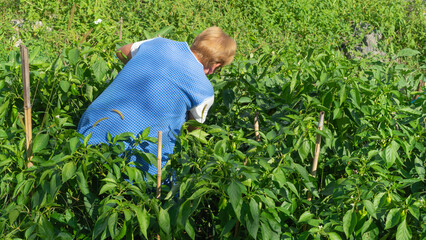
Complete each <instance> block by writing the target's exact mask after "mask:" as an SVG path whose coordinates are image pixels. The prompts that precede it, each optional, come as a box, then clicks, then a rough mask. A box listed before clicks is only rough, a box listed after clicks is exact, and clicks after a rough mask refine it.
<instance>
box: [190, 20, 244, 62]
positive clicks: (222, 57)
mask: <svg viewBox="0 0 426 240" xmlns="http://www.w3.org/2000/svg"><path fill="white" fill-rule="evenodd" d="M236 48H237V44H236V43H235V41H234V39H232V38H231V37H229V36H228V35H226V34H225V33H224V32H223V31H222V29H220V28H218V27H210V28H207V29H205V30H204V31H203V32H202V33H200V34H199V35H198V36H197V37H196V38H195V39H194V43H193V44H192V46H191V51H192V52H193V53H194V54H195V55H196V56H197V58H198V60H199V61H200V62H201V63H202V64H203V66H204V69H208V68H211V67H214V66H219V67H223V66H225V65H228V64H230V63H231V62H232V61H233V60H234V55H235V50H236Z"/></svg>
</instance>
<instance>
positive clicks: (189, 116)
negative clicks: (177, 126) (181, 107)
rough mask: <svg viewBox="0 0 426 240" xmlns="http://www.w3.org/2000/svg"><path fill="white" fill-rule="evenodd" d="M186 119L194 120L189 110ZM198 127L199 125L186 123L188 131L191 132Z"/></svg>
mask: <svg viewBox="0 0 426 240" xmlns="http://www.w3.org/2000/svg"><path fill="white" fill-rule="evenodd" d="M188 120H195V118H194V116H192V114H191V112H188ZM197 129H200V128H199V127H195V126H192V125H188V131H189V132H192V131H194V130H197Z"/></svg>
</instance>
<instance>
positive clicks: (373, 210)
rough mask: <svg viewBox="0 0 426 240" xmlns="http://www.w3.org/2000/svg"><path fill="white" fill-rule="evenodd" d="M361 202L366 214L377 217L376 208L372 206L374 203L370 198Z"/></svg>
mask: <svg viewBox="0 0 426 240" xmlns="http://www.w3.org/2000/svg"><path fill="white" fill-rule="evenodd" d="M362 203H363V204H364V207H365V209H366V210H367V212H368V214H369V215H370V216H372V217H374V218H376V219H377V216H376V208H375V207H374V204H373V203H372V202H371V201H370V200H363V201H362Z"/></svg>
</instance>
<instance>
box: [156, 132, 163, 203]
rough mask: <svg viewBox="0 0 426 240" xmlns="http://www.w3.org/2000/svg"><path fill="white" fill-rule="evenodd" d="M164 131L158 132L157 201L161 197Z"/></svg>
mask: <svg viewBox="0 0 426 240" xmlns="http://www.w3.org/2000/svg"><path fill="white" fill-rule="evenodd" d="M162 133H163V132H162V131H159V132H158V151H157V199H160V196H161V148H162V141H163V136H162Z"/></svg>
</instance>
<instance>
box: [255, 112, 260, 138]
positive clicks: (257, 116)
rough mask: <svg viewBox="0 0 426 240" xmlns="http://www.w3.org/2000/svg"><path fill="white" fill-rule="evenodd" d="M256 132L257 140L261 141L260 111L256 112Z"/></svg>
mask: <svg viewBox="0 0 426 240" xmlns="http://www.w3.org/2000/svg"><path fill="white" fill-rule="evenodd" d="M254 134H255V136H256V141H260V134H259V112H256V115H255V116H254Z"/></svg>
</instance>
